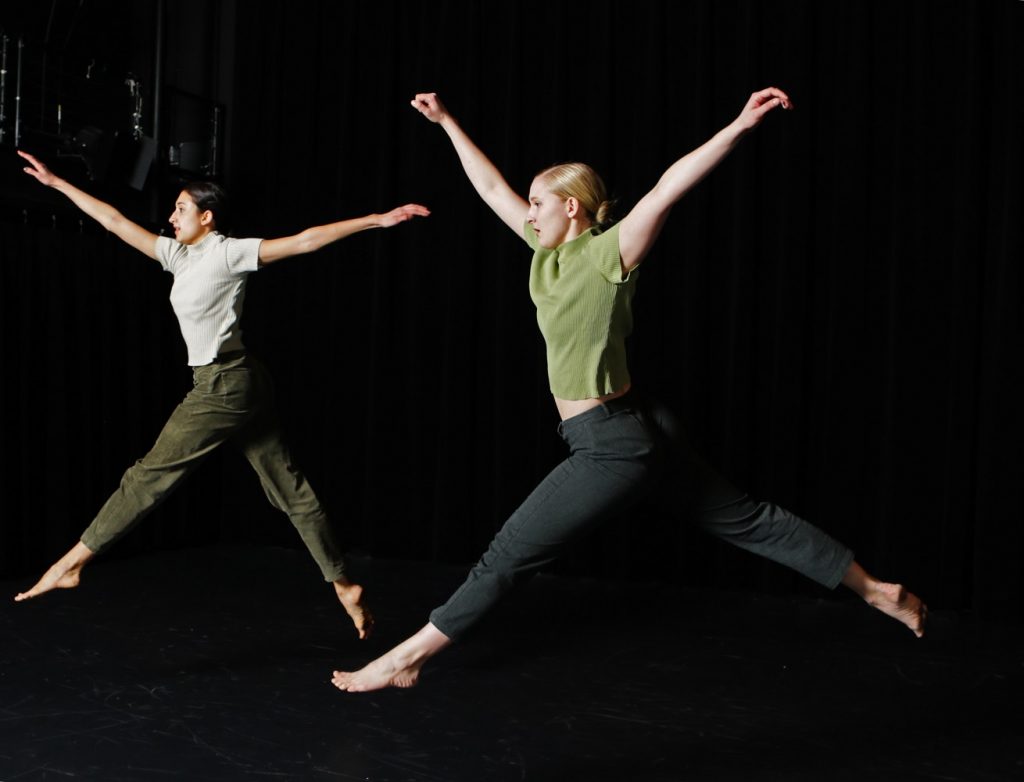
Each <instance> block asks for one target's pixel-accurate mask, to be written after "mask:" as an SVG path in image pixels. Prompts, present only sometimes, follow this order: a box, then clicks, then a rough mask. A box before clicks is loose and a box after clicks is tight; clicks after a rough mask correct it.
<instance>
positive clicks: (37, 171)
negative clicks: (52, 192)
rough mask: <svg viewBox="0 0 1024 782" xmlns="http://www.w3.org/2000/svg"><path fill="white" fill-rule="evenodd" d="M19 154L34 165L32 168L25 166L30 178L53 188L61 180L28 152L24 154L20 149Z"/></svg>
mask: <svg viewBox="0 0 1024 782" xmlns="http://www.w3.org/2000/svg"><path fill="white" fill-rule="evenodd" d="M18 154H19V155H21V156H22V157H23V158H25V160H27V161H28V162H29V163H31V164H32V165H31V166H25V168H24V171H25V173H26V174H28V175H29V176H33V177H35V178H36V179H37V180H38V181H39V183H40V184H43V185H46V186H47V187H52V186H53V185H54V184H55V183H56V182H57V181H58V180H59V178H58V177H57V176H55V175H54V173H53V172H52V171H50V169H48V168H47V167H46V166H45V165H43V164H42V163H41V162H39V160H37V159H36V158H35V157H34V156H33V155H30V154H29V153H28V152H22V151H21V150H20V149H19V150H18Z"/></svg>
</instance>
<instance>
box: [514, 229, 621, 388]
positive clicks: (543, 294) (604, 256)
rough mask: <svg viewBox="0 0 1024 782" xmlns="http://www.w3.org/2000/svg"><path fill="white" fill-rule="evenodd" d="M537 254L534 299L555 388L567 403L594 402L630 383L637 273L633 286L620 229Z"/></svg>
mask: <svg viewBox="0 0 1024 782" xmlns="http://www.w3.org/2000/svg"><path fill="white" fill-rule="evenodd" d="M524 237H525V238H526V243H527V244H529V245H530V247H531V248H533V263H532V264H531V266H530V297H531V298H532V299H533V303H534V304H535V305H536V307H537V324H538V325H539V326H540V332H541V334H542V335H543V336H544V342H545V343H546V345H547V357H548V380H549V382H550V385H551V393H552V394H554V395H555V396H556V397H558V398H559V399H593V398H594V397H598V396H602V395H604V394H610V393H612V392H613V391H619V390H621V389H622V388H625V386H626V385H627V384H628V383H629V369H628V368H627V366H626V337H628V336H629V335H630V333H631V332H632V331H633V308H632V300H633V293H634V291H635V289H636V277H637V270H635V269H634V270H633V271H632V272H631V273H630V274H628V275H627V276H626V277H625V278H623V276H622V263H621V261H620V259H619V226H618V225H617V224H616V225H613V226H612V227H611V228H609V229H608V230H606V231H603V232H602V231H601V230H600V229H598V228H591V229H589V230H588V231H586V232H585V233H583V234H581V235H579V236H577V237H576V238H575V239H573V240H572V241H569V242H566V243H565V244H562V245H559V246H558V247H556V248H555V249H553V250H547V249H545V248H543V247H541V246H540V244H539V243H538V241H537V235H536V234H535V233H534V232H533V229H532V228H531V227H530V225H529V223H527V224H526V226H525V228H524Z"/></svg>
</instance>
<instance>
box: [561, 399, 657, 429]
mask: <svg viewBox="0 0 1024 782" xmlns="http://www.w3.org/2000/svg"><path fill="white" fill-rule="evenodd" d="M640 403H641V399H640V394H638V393H637V392H635V391H633V390H632V389H630V390H629V391H627V392H626V393H625V394H623V395H622V396H617V397H615V398H614V399H609V400H607V401H605V402H602V403H601V404H599V405H597V406H595V407H592V408H590V409H589V410H586V411H584V412H582V413H580V414H579V415H574V416H573V417H572V418H566V419H565V420H564V421H562V422H561V423H559V424H558V433H559V434H560V435H562V436H563V437H565V436H566V435H567V434H571V433H572V432H573V430H574V429H577V428H579V427H581V426H586V425H587V424H590V423H593V422H594V421H601V420H603V419H606V418H610V417H611V416H612V415H614V414H615V413H620V412H622V411H623V410H636V409H637V408H638V407H639V406H640Z"/></svg>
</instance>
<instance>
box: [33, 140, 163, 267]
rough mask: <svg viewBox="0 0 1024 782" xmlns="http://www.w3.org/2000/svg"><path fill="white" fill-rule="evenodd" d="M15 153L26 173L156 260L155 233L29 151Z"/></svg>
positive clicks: (119, 237)
mask: <svg viewBox="0 0 1024 782" xmlns="http://www.w3.org/2000/svg"><path fill="white" fill-rule="evenodd" d="M18 154H19V155H21V156H22V157H23V158H24V159H25V160H27V161H28V162H29V163H30V164H31V165H28V166H25V173H26V174H28V175H29V176H33V177H35V178H36V180H37V181H38V182H39V183H40V184H43V185H46V186H47V187H52V188H53V189H54V190H58V191H60V192H61V193H63V194H64V195H66V196H67V197H68V198H70V199H71V202H72V203H73V204H74V205H75V206H77V207H78V208H79V209H81V210H82V211H83V212H85V213H86V214H87V215H89V217H91V218H92V219H93V220H95V221H96V222H98V223H99V224H100V225H102V226H103V227H104V228H106V229H107V230H108V231H110V232H111V233H112V234H114V235H115V236H116V237H117V238H118V239H121V240H122V241H124V242H127V243H128V244H130V245H131V246H132V247H134V248H135V249H136V250H138V251H139V252H141V253H143V254H144V255H147V256H148V257H150V258H152V259H154V260H156V238H157V237H156V234H154V233H150V232H149V231H147V230H146V229H145V228H143V227H142V226H141V225H137V224H135V223H133V222H132V221H131V220H129V219H128V218H127V217H125V216H124V215H123V214H121V213H120V212H118V211H117V210H116V209H115V208H114V207H112V206H111V205H110V204H108V203H106V202H105V201H100V200H99V199H98V198H94V197H93V196H91V195H89V194H88V193H86V192H85V191H83V190H79V189H78V188H77V187H75V186H74V185H72V184H71V183H70V182H68V181H66V180H64V179H61V178H60V177H59V176H57V175H56V174H54V173H53V172H52V171H50V169H48V168H47V167H46V166H45V165H43V164H42V163H40V162H39V160H37V159H36V158H35V157H34V156H32V155H30V154H28V152H22V151H21V150H20V149H19V150H18Z"/></svg>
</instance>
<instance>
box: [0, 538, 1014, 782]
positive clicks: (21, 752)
mask: <svg viewBox="0 0 1024 782" xmlns="http://www.w3.org/2000/svg"><path fill="white" fill-rule="evenodd" d="M356 565H357V571H358V574H359V575H360V577H362V578H364V579H365V580H366V582H367V584H368V585H369V586H370V587H371V588H372V589H373V593H372V594H373V595H374V597H375V600H374V606H375V609H376V613H377V615H378V620H379V625H378V633H377V636H376V637H375V638H374V639H372V640H371V641H368V642H362V643H361V642H359V641H358V640H357V639H356V638H355V635H354V633H353V632H352V630H351V628H350V625H349V623H348V621H347V619H346V618H345V617H344V615H343V613H342V611H341V608H340V606H338V605H337V603H336V601H334V598H333V592H332V591H331V590H330V589H329V587H327V586H325V585H324V584H323V583H322V582H320V581H319V577H318V574H317V572H316V571H315V568H314V566H313V565H312V563H311V561H310V560H309V559H308V557H307V556H306V555H305V553H304V552H300V551H292V550H280V549H255V548H215V549H200V550H191V551H178V552H172V553H165V554H160V555H155V556H148V557H141V558H136V559H131V560H123V561H107V562H102V561H101V562H99V563H97V564H95V565H94V566H93V567H92V569H91V570H90V571H88V572H87V573H86V576H87V577H86V580H85V581H84V582H83V585H82V586H81V588H79V589H78V590H73V591H69V592H61V593H55V594H53V595H48V596H46V597H44V598H41V599H39V600H37V601H34V602H32V603H26V604H15V603H13V602H9V601H8V600H5V601H4V602H3V603H2V605H3V608H2V609H0V626H2V633H3V637H2V648H0V781H2V782H14V780H18V781H19V782H20V781H21V780H67V779H88V780H104V782H115V781H117V780H131V781H132V782H138V781H142V780H168V779H189V780H203V781H204V782H205V781H207V780H209V781H211V782H212V781H214V780H248V779H270V780H371V781H372V782H385V781H393V782H399V781H406V780H408V781H409V782H419V781H420V780H444V781H445V782H449V781H459V782H461V781H462V780H472V781H473V782H476V781H478V780H480V781H484V780H486V781H488V782H490V781H492V780H493V781H494V782H500V781H501V780H548V781H550V782H556V781H557V782H576V781H577V780H581V781H583V780H616V781H619V780H622V781H625V782H630V781H633V780H636V781H638V782H639V781H644V782H646V781H647V780H666V781H667V780H672V781H673V782H676V781H685V780H702V781H703V780H822V781H828V780H858V782H860V780H898V781H900V782H904V781H907V780H977V781H978V782H982V781H984V782H992V781H993V780H1012V779H1024V731H1022V724H1024V723H1022V720H1021V717H1020V709H1021V703H1022V696H1024V632H1022V631H1021V629H1020V628H1002V627H998V626H995V625H990V624H984V623H979V622H975V621H973V620H972V619H971V618H970V617H968V616H965V615H959V614H952V613H945V614H944V613H942V612H938V613H936V614H934V615H933V623H932V628H931V637H930V638H926V639H925V640H923V641H917V640H916V639H915V638H914V637H913V636H912V635H911V634H910V633H909V632H908V631H906V630H904V629H902V628H900V627H899V626H897V625H896V624H894V623H892V622H890V621H888V620H886V619H885V618H883V617H881V616H880V615H876V614H874V613H873V612H871V611H869V610H868V609H866V608H864V607H862V606H860V605H859V604H856V603H854V602H850V603H844V602H835V601H831V600H830V601H818V600H809V599H782V598H769V597H761V596H756V595H748V594H732V593H730V594H724V593H714V592H703V591H696V590H683V589H679V588H674V587H667V586H657V585H637V584H625V585H621V584H620V585H616V584H609V583H602V582H597V581H591V580H573V579H564V578H554V577H542V578H539V579H537V580H535V581H534V582H533V583H532V584H530V585H529V587H528V588H526V589H525V590H523V591H522V592H521V593H520V594H519V595H517V596H516V597H514V598H513V599H512V600H511V601H510V602H509V603H508V604H507V605H506V606H505V607H504V608H503V609H502V610H501V611H499V612H498V613H497V614H496V615H495V616H494V617H492V619H491V620H490V621H489V622H488V623H487V624H485V625H484V626H483V627H481V628H480V630H479V632H477V633H476V634H475V635H474V636H473V637H472V638H469V639H467V640H466V641H465V642H463V643H462V644H460V645H458V646H456V647H453V648H452V649H451V650H450V651H448V652H447V653H446V654H445V655H443V656H442V657H441V658H438V660H437V661H435V663H434V664H433V666H432V667H428V669H427V670H426V671H425V673H424V676H423V680H422V683H421V685H420V687H418V688H417V689H414V690H407V691H398V690H389V691H384V692H378V693H371V694H363V695H349V694H343V693H340V692H338V691H336V690H335V689H334V688H333V687H332V686H330V685H329V683H328V679H329V676H330V672H331V670H332V668H334V667H353V666H359V665H360V664H361V663H362V662H365V661H367V660H368V659H370V658H371V657H373V656H376V655H377V654H379V653H380V652H382V651H384V650H385V649H386V648H388V647H389V646H391V645H392V644H393V643H394V642H396V641H397V640H400V638H402V637H404V636H405V635H407V634H408V633H410V632H411V631H413V630H414V629H416V628H417V627H419V625H420V624H422V622H423V621H424V620H425V618H426V614H427V611H428V610H429V609H430V608H431V607H432V606H433V605H435V604H436V603H438V602H440V600H441V599H442V598H444V597H445V596H447V594H448V592H449V591H450V590H451V589H452V588H453V587H454V586H455V585H456V584H457V583H458V582H459V581H461V578H462V575H463V573H464V569H463V568H443V567H435V566H427V565H422V564H412V563H400V562H377V561H374V562H365V561H361V562H357V563H356ZM25 586H28V583H27V582H18V583H11V582H7V583H3V584H0V587H2V589H3V591H4V592H5V593H7V594H8V595H9V596H13V594H14V593H15V592H16V591H18V590H20V589H21V588H24V587H25Z"/></svg>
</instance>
